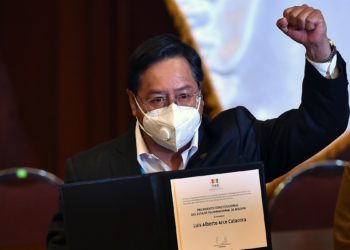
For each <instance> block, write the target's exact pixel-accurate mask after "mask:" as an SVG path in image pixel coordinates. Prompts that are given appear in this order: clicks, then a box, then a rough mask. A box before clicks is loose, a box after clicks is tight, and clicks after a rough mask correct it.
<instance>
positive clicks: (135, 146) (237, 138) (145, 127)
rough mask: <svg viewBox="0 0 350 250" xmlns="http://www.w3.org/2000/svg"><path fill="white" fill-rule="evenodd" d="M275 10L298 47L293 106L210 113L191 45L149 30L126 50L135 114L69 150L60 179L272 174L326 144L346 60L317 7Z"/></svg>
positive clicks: (56, 230)
mask: <svg viewBox="0 0 350 250" xmlns="http://www.w3.org/2000/svg"><path fill="white" fill-rule="evenodd" d="M283 15H284V17H283V18H281V19H280V20H278V21H277V26H278V27H279V28H280V29H281V30H282V31H283V32H284V33H285V34H287V35H288V36H289V37H290V38H292V39H293V40H295V41H296V42H298V43H301V44H302V45H304V47H305V48H306V56H307V60H306V66H305V77H304V82H303V96H302V103H301V105H300V107H299V109H296V110H291V111H288V112H286V113H284V114H282V115H281V116H280V117H278V118H277V119H272V120H267V121H259V120H257V119H255V118H254V116H253V115H252V114H250V113H249V111H248V110H247V109H245V108H243V107H237V108H234V109H230V110H227V111H224V112H222V113H221V114H219V115H218V116H217V117H216V118H214V119H213V120H211V121H210V120H208V119H207V118H206V117H204V116H202V112H203V105H204V102H203V99H202V95H201V84H202V80H203V72H202V69H201V60H200V58H199V56H198V54H197V53H196V52H195V51H194V50H193V49H192V48H191V47H189V46H188V45H186V44H184V43H182V42H181V41H180V40H178V39H177V38H175V37H173V36H170V35H163V36H158V37H154V38H152V39H150V40H148V41H146V42H145V43H144V44H142V45H141V46H140V47H139V48H138V49H137V50H136V51H135V52H134V53H133V55H132V57H131V59H130V64H129V78H128V90H127V94H128V97H129V103H130V107H131V111H132V114H133V116H134V117H135V118H136V124H135V125H134V126H132V127H131V128H130V130H129V132H128V133H127V134H125V135H123V136H121V137H119V138H117V139H115V140H113V141H110V142H107V143H105V144H102V145H99V146H97V147H95V148H93V149H90V150H88V151H86V152H82V153H80V154H78V155H76V156H74V157H72V158H71V159H69V160H68V164H67V177H66V181H67V182H76V181H83V180H95V179H104V178H111V177H120V176H129V175H139V174H141V173H143V174H146V173H152V172H157V171H168V170H181V169H190V168H200V167H210V166H216V165H223V164H232V163H243V162H249V161H263V162H264V164H265V176H266V179H267V181H271V180H273V179H274V178H276V177H278V176H280V175H281V174H283V173H285V172H286V171H288V170H289V169H291V168H292V167H293V166H295V165H297V164H298V163H300V162H302V161H304V160H306V159H307V158H308V157H310V156H311V155H313V154H315V153H316V152H318V151H319V150H320V149H322V148H323V147H324V146H326V145H327V144H329V143H330V142H331V141H332V140H334V139H335V138H336V137H337V136H339V135H340V134H341V133H342V132H343V131H344V130H345V128H346V126H347V121H348V113H349V110H348V109H349V108H348V94H347V84H348V82H347V78H346V72H345V62H344V61H343V59H342V58H341V56H340V54H337V52H336V49H335V46H333V45H332V44H330V41H329V39H328V37H327V28H326V23H325V21H324V19H323V16H322V14H321V12H320V11H318V10H315V9H313V8H312V7H309V6H306V5H302V6H296V7H292V8H288V9H286V10H285V11H284V13H283ZM289 70H290V69H289ZM62 223H63V218H62V215H61V214H59V215H57V216H56V217H55V219H54V222H53V225H52V228H51V231H50V233H49V235H48V245H49V248H50V249H57V248H54V247H55V246H59V245H65V240H64V228H63V226H62V225H63V224H62Z"/></svg>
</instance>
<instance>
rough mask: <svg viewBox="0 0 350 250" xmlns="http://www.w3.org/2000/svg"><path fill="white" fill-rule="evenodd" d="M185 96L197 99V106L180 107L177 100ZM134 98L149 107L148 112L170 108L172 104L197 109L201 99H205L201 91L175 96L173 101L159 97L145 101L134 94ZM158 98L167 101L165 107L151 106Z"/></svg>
mask: <svg viewBox="0 0 350 250" xmlns="http://www.w3.org/2000/svg"><path fill="white" fill-rule="evenodd" d="M183 95H186V96H187V97H189V98H192V97H196V104H195V106H192V105H180V104H179V101H178V100H177V99H178V98H179V97H181V96H183ZM134 97H135V99H138V100H140V101H141V103H142V104H144V105H145V106H146V107H147V109H148V110H147V111H152V110H156V109H160V108H164V107H168V106H169V105H170V104H172V103H176V104H177V105H179V106H184V107H197V106H198V105H199V103H200V99H201V98H202V97H203V95H202V92H201V90H198V91H197V92H196V93H181V94H178V95H175V96H174V98H172V100H171V99H169V98H167V97H166V96H157V97H154V98H148V99H143V98H141V97H139V96H136V95H135V94H134ZM158 98H161V99H162V100H163V101H164V102H165V101H166V102H165V103H164V105H162V106H159V107H154V106H152V104H150V102H151V101H152V100H155V99H158Z"/></svg>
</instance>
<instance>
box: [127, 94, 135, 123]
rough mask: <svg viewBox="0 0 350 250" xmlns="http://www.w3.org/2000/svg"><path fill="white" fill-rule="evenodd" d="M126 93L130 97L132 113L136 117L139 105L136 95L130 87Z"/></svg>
mask: <svg viewBox="0 0 350 250" xmlns="http://www.w3.org/2000/svg"><path fill="white" fill-rule="evenodd" d="M126 94H127V95H128V99H129V105H130V109H131V114H132V115H133V116H134V117H136V114H137V106H136V103H135V97H134V93H133V92H132V91H130V90H129V89H127V90H126Z"/></svg>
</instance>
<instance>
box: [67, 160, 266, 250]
mask: <svg viewBox="0 0 350 250" xmlns="http://www.w3.org/2000/svg"><path fill="white" fill-rule="evenodd" d="M61 198H62V202H63V213H64V221H65V231H66V234H67V235H66V237H67V242H68V244H69V246H70V249H74V250H75V249H77V250H78V249H153V250H157V249H159V250H165V249H171V250H172V249H174V250H175V249H176V250H177V249H179V250H197V249H200V250H206V249H208V250H209V249H227V250H231V249H232V250H233V249H271V239H270V230H269V225H268V217H267V215H268V213H267V206H266V190H265V181H264V174H263V164H262V163H260V162H257V163H249V164H240V165H226V166H218V167H211V168H202V169H188V170H180V171H170V172H161V173H156V174H146V175H140V176H132V177H124V178H114V179H105V180H97V181H89V182H79V183H71V184H64V185H62V186H61Z"/></svg>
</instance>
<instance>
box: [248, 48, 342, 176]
mask: <svg viewBox="0 0 350 250" xmlns="http://www.w3.org/2000/svg"><path fill="white" fill-rule="evenodd" d="M337 67H338V69H339V76H338V77H337V78H336V79H327V78H325V77H323V76H322V75H321V74H320V73H319V72H318V71H317V70H316V69H315V68H314V66H312V65H311V64H310V63H309V62H308V61H307V60H306V64H305V75H304V80H303V87H302V100H301V104H300V106H299V108H298V109H295V110H290V111H288V112H286V113H283V114H282V115H281V116H279V117H278V118H276V119H271V120H267V121H256V122H255V124H254V126H255V130H256V132H257V138H258V140H259V144H260V150H261V156H262V160H263V161H264V163H265V165H266V170H267V176H266V177H267V178H266V179H267V180H268V181H270V180H272V179H274V178H276V177H278V176H280V175H282V174H284V173H285V172H287V171H288V170H290V169H291V168H293V167H294V166H296V165H298V164H299V163H301V162H303V161H305V160H306V159H308V158H309V157H311V156H312V155H314V154H315V153H317V152H318V151H320V150H321V149H322V148H324V147H325V146H327V145H328V144H329V143H330V142H332V141H333V140H334V139H336V138H337V137H338V136H339V135H340V134H341V133H342V132H343V131H344V130H345V129H346V127H347V123H348V117H349V104H348V90H347V86H348V80H347V74H346V65H345V62H344V60H343V58H342V57H341V56H340V54H338V61H337Z"/></svg>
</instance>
